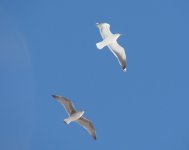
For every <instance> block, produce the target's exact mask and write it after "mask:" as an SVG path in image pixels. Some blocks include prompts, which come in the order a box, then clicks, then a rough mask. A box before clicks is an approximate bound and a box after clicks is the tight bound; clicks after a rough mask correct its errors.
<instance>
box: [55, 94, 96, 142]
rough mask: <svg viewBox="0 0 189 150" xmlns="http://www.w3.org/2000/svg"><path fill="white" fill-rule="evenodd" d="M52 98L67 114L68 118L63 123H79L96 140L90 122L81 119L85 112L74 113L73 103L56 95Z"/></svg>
mask: <svg viewBox="0 0 189 150" xmlns="http://www.w3.org/2000/svg"><path fill="white" fill-rule="evenodd" d="M52 97H53V98H55V99H56V100H58V101H59V102H60V103H61V104H62V105H63V106H64V108H65V110H66V112H67V113H68V115H69V117H68V118H66V119H64V122H65V123H66V124H69V123H71V122H76V123H79V124H80V125H81V126H82V127H84V128H85V129H86V130H87V131H88V133H89V134H90V135H91V136H92V137H93V138H94V139H95V140H96V131H95V128H94V126H93V124H92V122H91V121H89V120H88V119H86V118H85V117H83V115H84V113H85V111H84V110H83V111H76V109H75V107H74V105H73V103H72V102H71V100H69V99H67V98H65V97H62V96H58V95H52Z"/></svg>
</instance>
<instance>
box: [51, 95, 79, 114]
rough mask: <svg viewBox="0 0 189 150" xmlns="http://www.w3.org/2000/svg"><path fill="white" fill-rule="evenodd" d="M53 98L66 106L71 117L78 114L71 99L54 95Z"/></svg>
mask: <svg viewBox="0 0 189 150" xmlns="http://www.w3.org/2000/svg"><path fill="white" fill-rule="evenodd" d="M52 97H54V98H55V99H56V100H58V101H59V102H60V103H61V104H62V105H63V106H64V108H65V110H66V112H67V113H68V115H71V114H73V113H75V112H76V110H75V108H74V105H73V104H72V102H71V101H70V100H69V99H67V98H65V97H62V96H58V95H52Z"/></svg>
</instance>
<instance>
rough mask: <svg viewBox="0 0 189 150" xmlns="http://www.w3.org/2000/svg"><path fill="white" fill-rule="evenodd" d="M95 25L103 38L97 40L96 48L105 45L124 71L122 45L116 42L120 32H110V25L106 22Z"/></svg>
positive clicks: (124, 56)
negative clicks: (99, 40)
mask: <svg viewBox="0 0 189 150" xmlns="http://www.w3.org/2000/svg"><path fill="white" fill-rule="evenodd" d="M96 25H97V27H98V28H99V30H100V34H101V36H102V38H103V41H101V42H98V43H97V44H96V46H97V48H98V49H102V48H104V47H105V46H108V48H109V49H110V50H111V52H112V53H113V54H114V55H115V56H116V58H117V59H118V61H119V63H120V65H121V66H122V70H123V71H124V72H125V71H126V54H125V50H124V48H123V47H121V46H120V45H119V44H118V43H117V39H118V38H119V37H120V36H121V34H119V33H116V34H112V32H111V31H110V25H109V24H108V23H96Z"/></svg>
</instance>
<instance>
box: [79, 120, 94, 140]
mask: <svg viewBox="0 0 189 150" xmlns="http://www.w3.org/2000/svg"><path fill="white" fill-rule="evenodd" d="M76 122H77V123H79V124H80V125H81V126H82V127H84V128H85V129H86V130H87V131H88V132H89V134H90V135H92V137H93V138H94V139H95V140H96V131H95V128H94V126H93V124H92V122H90V121H89V120H87V119H86V118H85V117H81V118H79V119H78V120H76Z"/></svg>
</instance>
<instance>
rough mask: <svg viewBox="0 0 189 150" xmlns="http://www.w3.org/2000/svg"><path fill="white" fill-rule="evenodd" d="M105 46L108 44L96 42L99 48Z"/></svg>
mask: <svg viewBox="0 0 189 150" xmlns="http://www.w3.org/2000/svg"><path fill="white" fill-rule="evenodd" d="M104 46H106V45H104V44H103V43H102V42H98V43H96V47H97V48H98V49H103V48H104Z"/></svg>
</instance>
